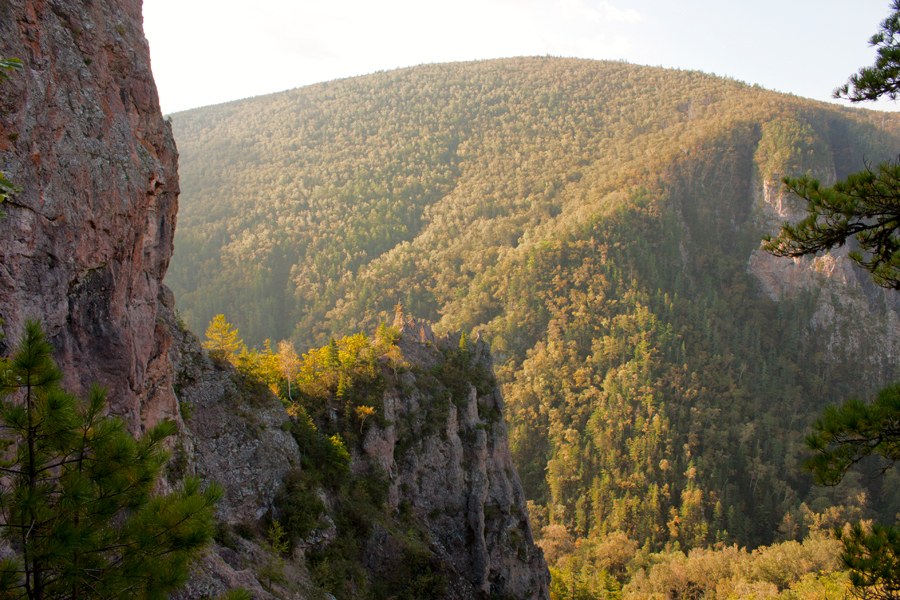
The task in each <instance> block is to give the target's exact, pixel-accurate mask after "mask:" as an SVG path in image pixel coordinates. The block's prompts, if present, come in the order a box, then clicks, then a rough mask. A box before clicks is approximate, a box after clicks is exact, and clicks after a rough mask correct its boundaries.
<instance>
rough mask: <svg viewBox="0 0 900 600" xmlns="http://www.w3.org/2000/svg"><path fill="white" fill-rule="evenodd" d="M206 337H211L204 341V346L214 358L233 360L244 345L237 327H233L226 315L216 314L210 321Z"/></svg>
mask: <svg viewBox="0 0 900 600" xmlns="http://www.w3.org/2000/svg"><path fill="white" fill-rule="evenodd" d="M206 337H207V338H209V339H208V341H206V342H203V347H204V348H206V349H208V350H209V353H210V354H211V355H212V356H213V358H219V359H224V360H229V361H233V360H234V357H235V355H236V354H237V353H238V352H240V351H241V348H243V346H244V341H243V340H242V339H240V338H239V337H238V329H237V327H232V325H231V323H229V322H228V321H226V320H225V315H216V316H215V317H214V318H213V320H212V321H210V322H209V328H208V329H207V330H206Z"/></svg>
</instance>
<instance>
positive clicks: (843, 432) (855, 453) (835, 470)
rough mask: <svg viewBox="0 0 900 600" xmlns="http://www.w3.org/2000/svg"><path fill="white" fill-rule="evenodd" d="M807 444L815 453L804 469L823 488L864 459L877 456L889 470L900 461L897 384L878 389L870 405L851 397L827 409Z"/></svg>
mask: <svg viewBox="0 0 900 600" xmlns="http://www.w3.org/2000/svg"><path fill="white" fill-rule="evenodd" d="M806 444H807V446H809V448H810V449H811V450H813V451H814V452H815V453H816V454H815V455H814V456H813V457H812V458H810V459H809V460H808V461H807V466H808V467H809V468H810V469H811V470H812V471H813V474H814V475H815V478H816V482H817V483H820V484H822V485H837V484H838V483H840V481H841V479H842V478H843V476H844V474H846V472H847V470H848V469H850V467H852V466H853V465H855V464H856V463H858V462H859V461H861V460H862V459H864V458H866V457H867V456H872V455H880V456H881V457H882V458H884V459H886V460H887V461H888V465H887V466H886V467H885V469H887V468H889V467H890V465H893V464H894V463H895V462H897V461H898V460H900V384H894V385H891V386H888V387H887V388H885V389H883V390H881V391H880V392H879V393H878V396H877V397H876V398H875V401H874V402H872V403H871V404H866V403H864V402H861V401H860V400H857V399H854V398H851V399H850V400H847V401H846V402H845V403H844V404H842V405H841V406H830V407H828V408H827V409H826V410H825V414H824V415H823V417H822V418H821V419H819V420H818V421H816V423H815V424H814V425H813V433H812V434H810V435H809V436H808V437H807V438H806Z"/></svg>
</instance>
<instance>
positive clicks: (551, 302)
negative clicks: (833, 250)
mask: <svg viewBox="0 0 900 600" xmlns="http://www.w3.org/2000/svg"><path fill="white" fill-rule="evenodd" d="M173 126H174V131H175V137H176V140H177V142H178V146H179V150H180V152H181V163H180V164H181V167H180V172H181V184H182V196H181V211H180V214H179V223H178V230H177V234H176V253H175V257H174V258H173V261H172V265H171V268H170V271H169V275H168V278H167V283H168V285H170V286H171V287H172V289H173V290H174V291H175V293H176V296H177V301H178V306H179V308H180V310H181V313H182V315H183V317H184V318H185V320H186V321H187V322H188V323H189V324H190V325H191V326H192V327H193V328H194V329H195V330H201V331H202V330H203V329H204V328H205V327H206V324H207V323H208V322H209V321H210V320H211V319H212V318H213V317H214V316H215V315H217V314H220V313H224V314H225V315H227V317H228V320H229V321H230V322H232V323H234V324H236V325H238V326H239V327H240V330H241V333H242V335H243V337H244V340H245V341H246V342H247V343H249V344H252V345H257V346H261V345H262V343H263V340H265V339H272V340H275V341H278V340H281V339H282V338H287V337H289V338H291V339H292V341H293V342H294V343H295V344H296V345H297V346H298V347H299V348H308V347H311V346H322V345H324V344H325V343H327V342H328V340H329V338H330V337H331V336H339V335H347V334H352V333H356V332H358V331H366V332H370V333H371V332H372V331H373V330H374V328H375V327H376V326H377V324H378V323H379V322H381V321H384V320H388V321H389V320H390V317H391V315H392V308H393V307H394V306H395V305H396V304H397V303H398V301H399V302H402V303H403V304H404V305H405V307H406V310H407V311H408V312H409V313H411V314H414V315H415V316H417V317H420V318H426V319H430V320H433V321H435V322H439V324H440V327H443V328H461V329H463V330H464V331H467V332H472V333H473V334H474V332H475V331H476V330H479V331H480V332H481V335H482V336H484V337H485V338H487V339H488V340H489V341H490V342H491V344H492V348H493V350H494V353H495V360H496V361H497V375H498V378H499V380H500V381H501V382H502V383H503V385H504V393H505V399H506V402H507V415H506V416H507V419H508V420H509V424H510V435H511V444H512V450H513V453H514V456H515V459H516V461H517V465H518V468H519V472H520V474H521V476H522V479H523V483H524V484H525V487H526V491H527V493H528V494H529V497H531V498H532V499H533V502H534V506H533V509H532V518H533V519H534V520H535V523H536V529H538V530H539V529H541V527H544V526H546V528H548V529H547V531H559V530H560V528H561V530H562V531H563V532H564V535H568V536H574V537H580V538H583V539H586V540H588V541H590V542H591V543H594V542H596V543H600V542H602V540H604V539H607V538H610V536H624V538H623V539H630V540H636V541H639V543H640V545H643V546H644V547H645V548H646V551H647V552H650V551H652V550H657V549H661V548H664V547H666V546H667V545H668V547H670V548H671V547H674V544H677V545H678V547H680V548H682V549H688V548H695V547H706V546H708V545H710V544H715V543H723V544H731V543H739V544H741V545H749V546H757V545H759V544H767V543H772V542H774V541H783V540H790V539H800V538H801V537H802V536H804V535H805V534H806V533H807V532H809V531H810V530H811V528H813V523H820V522H821V521H822V519H824V518H825V517H823V516H822V515H826V514H834V511H838V512H839V511H840V510H841V509H840V507H845V508H847V507H850V506H856V507H858V506H859V505H860V504H861V500H862V499H863V498H864V499H865V500H864V502H862V504H863V507H864V510H865V511H866V512H865V513H864V514H866V515H868V516H877V517H879V518H880V519H881V520H882V521H884V522H893V520H894V517H895V515H896V514H897V512H898V510H900V500H898V499H897V498H896V497H893V496H891V495H889V494H885V493H884V490H885V489H890V488H891V486H895V485H897V483H898V482H897V481H894V479H896V478H897V475H896V474H892V473H890V472H889V473H888V474H887V475H886V476H885V477H874V476H873V477H869V476H868V475H871V474H872V473H874V472H875V467H876V466H875V465H873V466H872V468H871V469H870V472H868V473H867V472H865V471H864V472H863V473H862V474H860V475H858V476H854V477H849V478H848V479H847V480H845V481H844V482H843V483H842V484H841V486H839V487H837V488H833V489H830V488H816V487H814V486H812V484H811V479H810V478H809V476H808V475H807V474H805V473H804V472H803V471H802V469H801V468H800V465H801V463H802V460H803V458H804V457H805V456H806V451H805V450H804V447H803V438H804V436H805V435H806V432H807V430H808V427H809V423H810V421H811V420H812V419H813V418H814V417H815V416H817V415H818V414H820V413H821V410H822V407H823V406H825V405H827V404H829V403H833V402H835V401H838V400H840V399H843V398H845V397H846V396H848V395H852V394H857V395H865V394H867V393H869V392H870V391H871V390H872V389H874V388H875V387H877V386H879V385H880V384H882V383H883V382H885V381H887V380H889V379H891V378H894V377H896V375H897V373H896V372H894V371H893V370H892V369H894V365H891V364H889V363H890V361H887V360H884V357H883V356H881V354H882V351H881V349H880V348H879V347H878V346H877V340H873V339H863V340H862V341H861V342H860V344H859V345H858V347H855V348H852V349H849V350H847V351H846V352H838V351H836V350H835V349H834V348H832V347H831V346H830V345H829V340H830V339H831V338H830V336H831V335H832V333H833V331H830V330H829V329H828V326H826V325H822V324H821V322H820V321H821V319H820V320H818V321H817V320H816V319H814V318H813V317H814V315H816V314H818V313H817V311H818V310H819V309H820V307H821V306H822V302H826V301H828V302H830V301H831V300H830V299H829V298H825V297H824V296H823V295H825V294H833V292H831V291H829V290H828V289H818V288H815V287H813V288H809V289H806V290H801V291H800V292H798V293H796V294H794V295H792V296H786V297H784V298H782V299H781V300H780V301H776V300H773V299H772V298H770V297H769V295H767V294H766V293H764V291H763V289H762V288H761V286H760V283H759V281H758V280H757V279H756V277H755V276H754V275H753V274H752V273H750V272H748V259H749V257H750V256H751V254H752V253H753V252H754V251H755V250H757V249H758V248H759V245H760V236H761V235H762V234H763V233H765V231H766V230H767V227H769V224H768V223H767V222H766V219H765V218H763V217H762V216H760V214H759V208H758V202H759V199H760V198H761V196H762V195H763V191H764V189H766V185H767V182H778V181H779V180H780V177H781V176H782V175H792V174H801V173H807V172H809V173H811V174H813V175H815V176H817V177H820V178H822V179H824V180H826V182H827V181H829V180H834V178H841V177H845V176H846V175H847V174H849V173H851V172H854V171H857V170H859V169H861V168H863V167H864V166H865V163H866V162H869V163H872V162H878V161H879V160H884V159H886V158H887V157H889V156H891V155H893V154H894V153H895V152H896V148H897V147H898V141H900V119H898V118H897V117H896V116H894V115H887V114H883V113H876V112H871V111H865V110H854V109H846V108H840V107H835V106H830V105H825V104H822V103H817V102H813V101H809V100H804V99H801V98H796V97H793V96H786V95H782V94H777V93H774V92H770V91H766V90H763V89H761V88H759V87H756V86H748V85H746V84H744V83H741V82H738V81H733V80H727V79H722V78H717V77H714V76H710V75H706V74H703V73H699V72H692V71H671V70H664V69H660V68H651V67H640V66H635V65H630V64H627V63H622V62H602V61H587V60H575V59H557V58H520V59H504V60H496V61H484V62H476V63H466V64H444V65H426V66H421V67H415V68H411V69H404V70H399V71H393V72H388V73H377V74H374V75H369V76H366V77H359V78H354V79H349V80H343V81H337V82H329V83H323V84H319V85H316V86H311V87H307V88H302V89H298V90H293V91H289V92H283V93H280V94H274V95H271V96H264V97H259V98H253V99H249V100H242V101H238V102H232V103H228V104H223V105H219V106H212V107H207V108H203V109H196V110H192V111H188V112H184V113H178V114H175V115H173ZM776 189H777V188H776ZM860 293H862V292H860ZM892 293H893V292H892ZM868 300H869V304H870V310H871V312H872V314H873V315H875V314H881V315H884V314H887V313H890V312H891V311H893V310H894V308H892V302H893V300H892V299H891V297H890V296H888V295H886V294H883V293H870V294H869V297H868ZM834 306H835V309H834V310H835V311H837V312H840V310H841V306H842V305H841V303H840V302H838V301H837V300H835V301H834ZM816 323H819V325H816ZM861 375H863V376H861ZM891 478H893V479H891ZM828 511H832V512H831V513H829V512H828ZM553 528H557V529H553ZM585 547H587V546H585Z"/></svg>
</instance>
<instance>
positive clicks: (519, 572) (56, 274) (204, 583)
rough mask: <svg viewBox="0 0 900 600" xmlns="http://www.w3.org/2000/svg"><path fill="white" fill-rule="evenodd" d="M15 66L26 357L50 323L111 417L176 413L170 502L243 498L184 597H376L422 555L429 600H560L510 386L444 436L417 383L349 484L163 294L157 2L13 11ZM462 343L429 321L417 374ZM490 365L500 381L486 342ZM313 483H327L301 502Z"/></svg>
mask: <svg viewBox="0 0 900 600" xmlns="http://www.w3.org/2000/svg"><path fill="white" fill-rule="evenodd" d="M0 56H3V57H19V58H21V59H22V60H23V61H24V63H25V69H24V70H23V71H22V72H19V73H15V74H14V76H13V77H12V78H11V80H10V81H9V82H7V83H5V84H4V85H3V86H0V169H2V170H3V171H4V172H5V173H7V175H8V176H9V178H10V179H11V180H13V181H14V182H15V183H17V184H18V185H20V186H21V187H22V191H21V193H19V194H17V195H15V196H14V197H13V198H12V200H11V201H9V202H8V203H7V204H6V205H5V206H4V209H5V210H6V211H7V212H8V214H9V217H8V218H7V219H3V220H0V318H2V319H3V320H4V321H5V326H4V327H5V331H6V333H7V334H8V337H7V338H6V343H9V341H10V340H13V339H15V338H16V336H17V333H18V331H19V330H20V328H21V327H22V324H23V323H24V321H25V320H26V319H29V318H39V319H41V320H42V321H43V323H44V326H45V327H46V329H47V330H48V331H49V332H50V335H51V337H52V341H53V344H54V346H55V347H56V351H57V360H58V362H59V363H60V366H61V367H62V368H63V370H64V372H65V375H66V384H67V386H68V387H69V388H71V389H74V390H76V391H77V390H84V389H85V388H86V387H87V386H88V385H90V384H91V383H93V382H99V383H101V384H104V385H106V386H107V387H108V388H109V390H110V393H109V397H110V399H111V409H112V410H113V411H114V412H116V413H119V414H122V415H124V416H125V417H126V418H127V419H128V420H129V422H130V423H131V424H132V426H133V429H134V430H135V431H139V430H140V429H141V428H142V427H143V426H145V425H151V424H153V423H155V422H157V421H159V420H160V419H165V418H168V419H174V420H175V421H176V422H177V423H178V425H179V427H180V430H181V434H180V435H179V436H178V438H177V440H175V442H174V443H173V447H172V460H171V463H170V466H169V470H168V477H167V480H166V481H165V482H162V487H163V488H166V487H171V486H174V485H177V483H178V482H179V481H180V480H181V479H182V478H183V477H184V476H185V475H188V474H196V475H199V476H201V477H202V478H204V479H205V480H206V481H216V482H218V483H220V484H222V485H223V486H224V487H225V491H226V493H225V497H224V499H223V501H222V502H221V504H220V506H219V512H218V519H219V533H218V534H217V536H216V543H215V544H213V545H212V546H211V547H210V549H209V551H208V552H207V553H206V554H205V555H204V557H203V559H202V560H201V561H199V562H198V563H197V565H196V567H195V572H194V576H193V577H192V579H191V581H190V583H189V584H188V586H187V587H186V589H185V590H184V591H183V592H182V593H181V594H180V597H182V598H211V597H217V596H220V595H222V594H224V593H225V592H227V591H228V590H230V589H235V588H238V587H242V588H244V589H246V590H248V591H250V592H251V593H252V595H253V597H256V598H276V597H280V598H305V597H323V592H322V589H321V586H322V582H323V580H329V577H330V578H331V579H333V580H335V581H336V582H337V583H334V585H336V586H338V587H339V588H340V589H341V590H342V591H343V594H342V595H348V597H363V596H364V595H365V589H364V588H362V587H360V586H361V585H362V583H361V582H364V581H367V580H371V581H374V582H375V584H373V585H383V586H384V585H387V586H390V585H394V586H397V585H400V586H402V585H405V584H406V583H408V582H405V581H395V580H394V579H395V578H394V579H392V577H393V576H392V575H391V573H392V572H394V571H395V570H396V569H398V568H400V567H405V568H407V570H408V568H409V565H403V564H402V563H403V561H405V560H406V559H407V558H409V557H414V558H415V559H416V560H417V561H418V562H415V565H418V566H417V567H416V568H419V567H421V570H422V572H420V573H414V575H415V577H417V579H416V580H417V581H421V582H430V583H433V584H434V587H433V589H428V590H426V591H425V592H424V593H426V595H428V596H429V597H443V598H480V597H487V596H498V595H505V596H509V597H518V598H535V599H538V598H546V597H547V596H548V586H549V573H548V571H547V568H546V565H545V563H544V562H543V558H542V556H541V553H540V550H538V549H536V547H535V546H534V543H533V540H532V535H531V529H530V525H529V522H528V517H527V514H526V506H525V498H524V494H523V492H522V487H521V484H520V483H519V480H518V477H517V475H516V473H515V468H514V466H513V464H512V461H511V459H510V455H509V451H508V448H507V440H506V431H505V427H504V424H503V418H502V411H503V407H502V400H501V398H500V396H499V391H498V390H497V389H495V388H493V387H492V388H490V389H488V390H486V391H485V390H483V391H484V392H485V393H479V392H478V391H477V389H476V388H475V387H474V386H472V385H471V384H470V383H468V382H462V384H463V385H464V386H467V387H464V388H463V389H465V397H459V398H456V402H455V403H452V404H449V405H448V406H447V410H446V414H445V415H444V418H443V420H442V421H441V422H440V423H439V427H438V428H437V429H427V428H426V429H423V423H424V422H423V421H421V417H422V415H423V414H425V413H426V412H428V410H429V408H428V407H429V405H430V404H433V403H434V402H436V399H435V398H434V397H433V395H430V394H428V393H425V392H422V393H407V392H406V391H404V390H406V389H407V388H408V387H409V388H410V389H412V388H415V387H416V379H415V377H414V376H412V375H411V374H406V375H404V377H403V378H402V379H401V380H397V381H394V383H393V384H392V385H391V386H389V387H388V388H387V391H386V392H385V394H384V396H383V414H384V415H387V418H385V419H383V420H382V421H381V422H380V425H379V426H372V427H370V428H369V429H368V430H367V431H366V435H365V437H364V438H363V439H361V440H360V443H359V444H357V445H355V446H351V448H350V450H351V452H352V456H353V458H352V467H351V468H350V469H351V470H350V471H349V473H350V475H349V479H347V478H346V477H345V478H344V479H342V483H341V485H342V486H343V487H340V488H339V487H338V486H336V484H335V485H331V484H328V482H324V481H322V480H312V479H309V475H308V473H309V472H310V468H309V467H306V468H305V469H303V468H300V467H301V465H302V464H303V461H302V459H303V457H302V455H301V453H300V449H299V448H298V444H297V442H296V441H295V439H294V436H292V435H291V433H290V432H291V430H292V428H295V427H296V423H292V420H291V418H290V417H289V416H288V414H287V412H286V411H285V409H284V406H283V405H282V404H281V402H279V401H278V399H277V398H276V397H275V396H274V395H273V394H272V393H271V391H270V390H269V388H268V387H267V386H266V385H265V384H263V383H261V382H260V381H258V380H255V379H253V378H252V377H248V376H246V375H242V374H240V373H238V372H237V371H235V370H234V368H233V367H231V366H230V365H228V364H224V363H220V364H214V363H213V362H212V361H211V360H210V359H209V357H207V356H206V355H205V353H204V351H203V350H202V348H201V346H200V344H199V342H198V340H197V338H196V337H195V336H194V335H193V334H192V333H190V332H189V331H187V330H186V329H184V327H183V325H182V324H181V323H179V321H178V319H177V318H176V317H175V312H174V302H173V299H172V295H171V292H169V290H168V289H167V288H165V286H163V285H162V283H161V282H162V278H163V276H164V275H165V272H166V269H167V267H168V263H169V259H170V257H171V255H172V235H173V232H174V229H175V222H176V216H175V215H176V211H177V198H178V193H179V187H178V175H177V170H176V167H177V165H176V161H177V151H176V149H175V145H174V142H173V140H172V135H171V129H170V127H169V125H168V124H167V123H166V122H165V121H164V120H163V119H162V115H161V114H160V110H159V104H158V99H157V94H156V89H155V86H154V83H153V79H152V76H151V72H150V60H149V51H148V47H147V42H146V40H145V39H144V37H143V33H142V29H141V2H140V1H139V0H105V1H94V2H83V3H73V2H69V1H67V0H65V1H64V0H11V1H9V2H3V3H2V4H0ZM410 327H412V328H413V329H415V331H416V335H418V336H419V338H416V337H415V336H414V335H413V329H409V328H410ZM423 327H424V328H423ZM422 336H425V337H424V338H423V337H422ZM458 341H459V340H458V339H457V340H456V341H455V342H454V341H453V340H452V339H451V338H440V339H438V338H436V337H434V335H433V334H431V332H430V329H428V328H427V326H422V325H417V324H415V323H414V322H411V323H409V324H406V325H404V337H403V339H402V340H401V346H402V347H401V348H400V350H399V351H398V352H399V353H400V354H399V356H400V357H401V358H400V360H404V361H408V363H409V364H416V365H419V367H423V366H428V365H431V366H433V365H436V364H438V363H440V361H441V360H442V358H441V357H442V355H441V352H440V350H439V349H438V348H439V347H440V346H442V345H446V344H448V343H458ZM0 350H2V351H5V350H7V348H6V347H2V348H0ZM403 357H405V358H403ZM472 360H474V361H476V362H477V363H478V364H480V365H482V368H484V369H488V370H489V369H490V368H491V365H490V355H489V353H488V352H487V350H486V347H485V346H484V345H483V344H481V345H478V346H477V348H476V354H475V355H474V357H473V359H472ZM473 364H474V363H473ZM385 369H387V367H385ZM394 375H396V373H395V374H394ZM410 377H412V379H411V380H410ZM394 420H396V422H397V424H392V423H393V421H394ZM294 421H295V422H296V418H294ZM401 421H402V423H403V424H402V425H401ZM389 423H391V424H389ZM291 477H293V478H294V479H293V480H292V479H291ZM367 477H368V478H369V479H371V480H372V481H375V482H376V483H377V482H380V481H382V480H383V481H385V482H387V483H386V487H384V489H385V491H386V494H385V495H384V497H383V498H382V499H381V500H379V499H378V498H379V497H377V496H373V498H374V499H371V500H370V501H367V502H368V504H365V506H367V507H368V509H367V510H370V512H371V514H366V515H365V518H364V519H363V520H364V522H365V527H363V526H362V525H359V524H358V523H357V524H356V525H353V524H351V525H348V524H347V520H346V518H345V519H344V520H343V521H341V520H340V518H341V517H342V515H344V516H346V514H347V511H348V509H347V507H346V504H347V503H350V502H351V500H352V498H351V497H350V496H348V495H347V492H346V490H348V489H350V490H355V489H358V488H359V486H358V482H359V481H362V480H363V479H365V478H367ZM297 478H300V480H302V481H304V482H307V483H308V485H304V486H301V488H302V489H300V490H299V491H297V490H296V489H295V488H289V489H288V491H287V492H286V491H285V490H286V486H288V483H289V481H296V480H297ZM379 485H380V484H379ZM376 487H377V486H376ZM291 490H294V492H296V493H299V494H300V495H301V496H303V498H312V500H311V502H312V505H313V506H316V507H318V506H321V510H318V509H317V510H316V511H315V513H314V515H313V516H314V517H315V518H316V521H315V522H314V523H313V527H312V528H311V531H309V532H307V534H308V535H304V536H303V538H302V539H297V540H294V542H296V543H295V544H294V553H293V555H292V556H291V557H290V558H287V557H285V556H283V555H281V554H280V553H278V552H276V551H274V550H273V547H272V546H271V544H270V543H269V542H270V541H271V540H269V539H267V536H266V527H267V525H268V524H271V523H272V522H273V519H284V515H285V514H286V511H287V510H288V508H286V506H285V504H284V502H282V503H281V504H280V505H279V504H278V498H279V497H281V498H284V497H286V494H289V493H290V492H291ZM341 490H344V491H341ZM279 495H280V496H279ZM319 498H321V500H319ZM382 500H383V501H382ZM320 502H321V504H319V503H320ZM342 503H343V504H344V505H345V506H342ZM357 516H358V515H357ZM332 517H334V518H332ZM335 520H338V523H337V524H335ZM348 528H349V529H353V531H352V532H350V533H348V532H347V530H348ZM404 528H405V529H404ZM403 531H412V532H414V535H413V537H412V538H409V537H408V536H407V533H403ZM409 535H412V534H409ZM342 536H343V537H342ZM347 536H350V538H348V537H347ZM413 538H414V539H413ZM344 539H353V540H356V541H358V542H359V543H360V544H362V546H361V547H360V548H361V549H362V550H361V552H362V554H359V555H354V556H355V558H359V561H358V564H356V563H354V564H351V565H350V571H349V573H350V574H349V575H347V576H346V577H344V576H343V575H341V573H339V572H338V571H337V570H334V572H333V573H332V572H331V571H330V570H329V568H328V565H327V561H326V562H325V567H322V566H321V564H322V563H317V564H318V566H317V568H318V576H317V577H311V576H310V573H309V570H308V566H309V565H310V564H312V563H309V561H308V560H307V558H308V557H312V558H311V559H314V558H315V556H316V554H315V553H316V552H317V551H319V552H320V554H321V551H323V550H325V549H327V548H328V547H329V546H330V545H336V544H338V543H340V542H341V540H344ZM360 569H363V570H364V571H365V572H366V573H368V574H369V575H368V576H366V575H360V573H363V571H360ZM432 570H433V571H434V573H432ZM404 572H406V571H404ZM354 573H355V575H354ZM323 574H324V575H323ZM323 577H324V579H323ZM342 577H343V579H342ZM385 581H386V582H387V583H383V582H385ZM379 582H382V583H379Z"/></svg>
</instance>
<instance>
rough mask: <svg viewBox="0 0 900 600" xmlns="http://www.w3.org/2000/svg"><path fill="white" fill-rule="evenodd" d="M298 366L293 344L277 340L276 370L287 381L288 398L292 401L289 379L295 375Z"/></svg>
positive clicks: (298, 361)
mask: <svg viewBox="0 0 900 600" xmlns="http://www.w3.org/2000/svg"><path fill="white" fill-rule="evenodd" d="M299 367H300V358H299V357H298V356H297V352H296V351H295V350H294V346H293V345H292V344H291V343H290V342H289V341H287V340H281V341H280V342H278V370H279V371H281V374H282V375H283V376H284V378H285V379H287V383H288V399H289V400H290V401H291V402H293V401H294V397H293V396H291V380H292V379H293V378H294V377H296V376H297V369H298V368H299Z"/></svg>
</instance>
